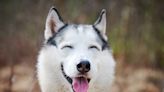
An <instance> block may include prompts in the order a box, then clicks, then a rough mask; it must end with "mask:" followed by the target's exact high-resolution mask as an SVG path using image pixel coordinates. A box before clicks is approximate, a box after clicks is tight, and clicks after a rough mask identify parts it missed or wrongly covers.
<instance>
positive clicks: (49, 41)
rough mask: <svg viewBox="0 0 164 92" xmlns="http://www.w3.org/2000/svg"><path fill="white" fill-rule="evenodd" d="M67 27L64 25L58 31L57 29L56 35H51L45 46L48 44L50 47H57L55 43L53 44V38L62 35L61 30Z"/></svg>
mask: <svg viewBox="0 0 164 92" xmlns="http://www.w3.org/2000/svg"><path fill="white" fill-rule="evenodd" d="M67 26H68V24H65V25H64V26H62V27H61V28H60V29H58V31H57V32H56V33H53V36H52V37H50V38H49V39H48V40H47V42H46V43H47V44H50V45H54V46H57V44H56V42H55V40H54V39H55V37H56V36H57V35H58V34H59V33H62V31H63V29H64V28H66V27H67Z"/></svg>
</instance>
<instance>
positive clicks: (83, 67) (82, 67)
mask: <svg viewBox="0 0 164 92" xmlns="http://www.w3.org/2000/svg"><path fill="white" fill-rule="evenodd" d="M77 70H78V71H79V72H80V73H83V74H84V73H87V72H89V70H90V63H89V61H81V62H80V63H79V64H77Z"/></svg>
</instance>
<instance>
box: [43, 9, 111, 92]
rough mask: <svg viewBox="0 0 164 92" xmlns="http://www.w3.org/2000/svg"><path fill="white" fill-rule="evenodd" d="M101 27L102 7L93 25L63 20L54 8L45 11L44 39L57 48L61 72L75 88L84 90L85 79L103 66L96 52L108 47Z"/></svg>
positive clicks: (79, 90) (89, 77)
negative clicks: (70, 22) (46, 12)
mask: <svg viewBox="0 0 164 92" xmlns="http://www.w3.org/2000/svg"><path fill="white" fill-rule="evenodd" d="M105 30H106V11H105V10H102V12H101V14H100V16H99V18H98V20H97V21H96V22H95V23H94V24H93V25H76V24H66V23H64V22H63V21H62V19H61V17H60V16H59V14H58V12H57V10H56V9H55V8H52V9H51V10H50V12H49V14H48V17H47V20H46V29H45V40H46V41H45V42H46V44H48V45H52V46H54V47H55V48H56V49H58V51H60V54H61V55H60V56H61V57H62V58H61V59H60V60H61V72H62V74H63V77H65V79H66V80H67V81H68V82H69V83H70V84H71V85H72V87H73V90H74V91H75V92H87V90H88V88H89V82H90V81H92V79H94V78H95V76H97V75H98V74H99V73H98V71H99V67H103V66H101V59H100V58H101V57H100V54H102V52H104V51H106V50H107V49H109V48H108V44H107V37H106V35H105ZM54 62H55V61H54ZM108 62H110V61H108ZM112 62H113V61H112ZM102 72H103V71H102ZM95 79H96V78H95Z"/></svg>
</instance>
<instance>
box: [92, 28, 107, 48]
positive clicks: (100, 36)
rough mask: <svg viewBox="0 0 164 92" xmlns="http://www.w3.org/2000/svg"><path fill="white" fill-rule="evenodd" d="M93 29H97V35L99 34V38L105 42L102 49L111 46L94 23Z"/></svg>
mask: <svg viewBox="0 0 164 92" xmlns="http://www.w3.org/2000/svg"><path fill="white" fill-rule="evenodd" d="M93 29H94V30H95V32H96V33H97V35H98V36H99V38H100V39H101V41H102V43H103V45H102V50H105V49H107V48H109V45H108V42H107V41H106V40H105V39H104V38H103V36H102V35H101V33H100V31H99V30H98V29H97V28H96V27H95V26H94V25H93Z"/></svg>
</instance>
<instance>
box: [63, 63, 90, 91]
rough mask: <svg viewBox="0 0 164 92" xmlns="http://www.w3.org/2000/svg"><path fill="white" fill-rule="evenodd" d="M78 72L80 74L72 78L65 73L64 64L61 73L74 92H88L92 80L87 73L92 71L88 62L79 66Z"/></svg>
mask: <svg viewBox="0 0 164 92" xmlns="http://www.w3.org/2000/svg"><path fill="white" fill-rule="evenodd" d="M77 70H78V71H79V74H78V75H77V76H76V77H74V78H71V77H69V76H68V75H66V73H65V72H64V68H63V64H61V71H62V74H63V76H64V77H65V79H66V80H67V81H68V82H69V83H70V84H71V85H72V89H73V91H74V92H87V90H88V88H89V82H90V78H88V77H87V73H88V72H89V71H90V63H89V62H88V61H82V62H80V63H79V64H77Z"/></svg>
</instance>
